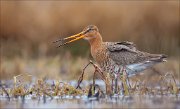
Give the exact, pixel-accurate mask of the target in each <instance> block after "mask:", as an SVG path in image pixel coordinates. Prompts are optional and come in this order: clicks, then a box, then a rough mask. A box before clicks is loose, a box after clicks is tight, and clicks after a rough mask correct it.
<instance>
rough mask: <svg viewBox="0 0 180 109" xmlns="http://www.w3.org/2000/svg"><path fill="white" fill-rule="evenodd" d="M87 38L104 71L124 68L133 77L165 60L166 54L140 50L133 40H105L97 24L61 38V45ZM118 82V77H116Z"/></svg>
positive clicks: (111, 72)
mask: <svg viewBox="0 0 180 109" xmlns="http://www.w3.org/2000/svg"><path fill="white" fill-rule="evenodd" d="M79 39H85V40H87V41H88V42H89V44H90V50H91V55H92V57H93V59H94V60H95V61H96V63H97V64H98V66H99V67H100V69H101V70H102V71H103V72H108V73H110V74H115V75H117V74H119V73H121V70H122V68H124V69H125V70H126V72H127V75H128V76H129V77H131V76H132V75H135V74H137V73H139V72H141V71H143V70H145V69H147V68H150V67H152V66H153V65H155V64H157V63H160V62H165V61H166V58H167V56H166V55H164V54H151V53H148V52H144V51H140V50H138V48H137V47H136V45H135V44H134V43H133V42H129V41H122V42H104V41H103V39H102V36H101V34H100V32H99V29H98V27H97V26H95V25H88V26H87V27H85V28H84V29H83V31H82V32H80V33H78V34H75V35H72V36H69V37H66V38H62V39H59V40H57V41H55V43H56V42H60V45H59V46H58V47H60V46H63V45H66V44H69V43H72V42H74V41H77V40H79ZM116 82H117V78H116Z"/></svg>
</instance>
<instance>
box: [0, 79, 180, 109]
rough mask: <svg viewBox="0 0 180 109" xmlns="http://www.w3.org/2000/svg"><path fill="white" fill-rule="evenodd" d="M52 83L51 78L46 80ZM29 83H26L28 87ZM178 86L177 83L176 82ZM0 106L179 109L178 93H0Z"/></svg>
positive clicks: (100, 84)
mask: <svg viewBox="0 0 180 109" xmlns="http://www.w3.org/2000/svg"><path fill="white" fill-rule="evenodd" d="M46 82H47V83H48V84H53V80H49V81H46ZM5 83H6V86H7V87H6V88H7V89H8V88H12V87H13V81H6V82H5ZM68 83H69V84H71V85H72V86H76V85H77V81H70V82H68ZM90 83H92V81H83V83H82V86H88V85H89V84H90ZM96 83H98V85H99V86H100V87H101V89H103V90H104V88H105V87H104V86H105V84H104V83H103V82H102V81H99V80H97V81H96ZM30 86H31V85H28V87H30ZM178 86H179V83H178ZM0 107H1V108H171V109H172V108H173V109H180V93H179V94H178V95H177V96H176V95H173V94H165V95H158V94H155V95H151V94H146V95H140V94H133V95H131V96H123V95H114V96H112V97H109V96H105V98H99V99H97V98H95V97H94V98H93V97H92V98H88V97H87V95H81V96H70V95H64V96H53V98H50V97H48V96H47V95H46V96H39V97H38V96H37V95H35V94H32V95H31V94H29V95H26V96H25V98H21V97H20V96H19V97H18V98H15V97H13V96H11V97H10V99H8V98H7V97H6V95H5V94H1V95H0Z"/></svg>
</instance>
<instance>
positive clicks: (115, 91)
mask: <svg viewBox="0 0 180 109" xmlns="http://www.w3.org/2000/svg"><path fill="white" fill-rule="evenodd" d="M114 77H115V89H114V93H115V94H117V93H118V74H116V73H114Z"/></svg>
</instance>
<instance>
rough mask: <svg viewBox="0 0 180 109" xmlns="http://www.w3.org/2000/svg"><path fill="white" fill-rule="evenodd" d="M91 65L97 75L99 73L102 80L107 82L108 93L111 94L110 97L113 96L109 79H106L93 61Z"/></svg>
mask: <svg viewBox="0 0 180 109" xmlns="http://www.w3.org/2000/svg"><path fill="white" fill-rule="evenodd" d="M91 64H92V65H93V66H94V68H95V73H96V72H97V73H98V74H99V76H100V78H101V79H102V80H103V81H104V82H105V84H106V93H107V94H109V95H110V94H112V90H111V86H110V81H109V78H108V77H106V76H105V75H104V73H103V71H102V70H101V69H100V68H99V67H98V66H97V65H96V64H94V63H93V62H92V61H91Z"/></svg>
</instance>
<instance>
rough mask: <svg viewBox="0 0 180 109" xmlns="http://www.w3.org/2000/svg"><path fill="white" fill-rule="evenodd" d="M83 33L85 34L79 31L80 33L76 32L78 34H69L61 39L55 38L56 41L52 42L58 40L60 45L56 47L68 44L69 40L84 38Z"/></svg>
mask: <svg viewBox="0 0 180 109" xmlns="http://www.w3.org/2000/svg"><path fill="white" fill-rule="evenodd" d="M84 34H85V33H84V32H80V33H78V34H76V35H73V36H69V37H66V38H62V39H59V40H56V41H54V42H53V43H57V42H60V45H59V46H58V47H60V46H63V45H66V44H69V43H71V42H74V41H76V40H79V39H82V38H84V37H85V35H84Z"/></svg>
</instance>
